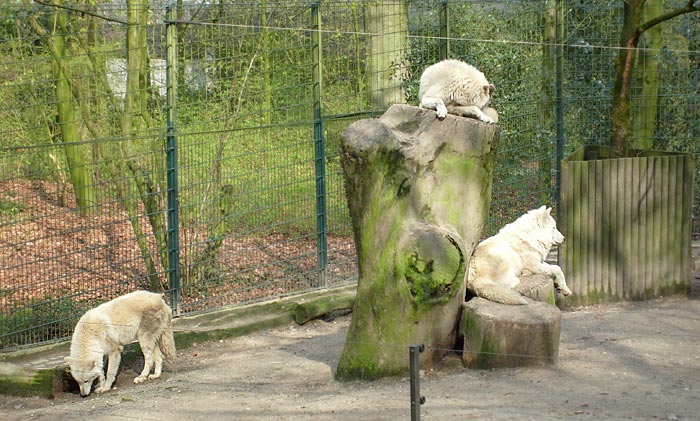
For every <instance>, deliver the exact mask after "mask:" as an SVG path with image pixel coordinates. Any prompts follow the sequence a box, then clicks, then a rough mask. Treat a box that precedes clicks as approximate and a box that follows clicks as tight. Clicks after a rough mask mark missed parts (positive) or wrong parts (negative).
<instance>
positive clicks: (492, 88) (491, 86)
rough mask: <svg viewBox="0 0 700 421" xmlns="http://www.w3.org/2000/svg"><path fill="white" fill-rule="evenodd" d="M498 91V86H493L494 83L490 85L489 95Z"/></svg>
mask: <svg viewBox="0 0 700 421" xmlns="http://www.w3.org/2000/svg"><path fill="white" fill-rule="evenodd" d="M494 92H496V87H495V86H493V84H490V85H489V95H493V93H494Z"/></svg>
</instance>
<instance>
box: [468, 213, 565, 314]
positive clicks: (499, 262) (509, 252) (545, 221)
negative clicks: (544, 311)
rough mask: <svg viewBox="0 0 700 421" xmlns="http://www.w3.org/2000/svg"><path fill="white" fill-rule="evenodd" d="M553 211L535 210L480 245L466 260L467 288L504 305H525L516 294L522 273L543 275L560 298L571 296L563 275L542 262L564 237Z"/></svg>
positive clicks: (558, 268)
mask: <svg viewBox="0 0 700 421" xmlns="http://www.w3.org/2000/svg"><path fill="white" fill-rule="evenodd" d="M551 212H552V208H548V207H545V206H542V207H540V208H539V209H534V210H531V211H529V212H528V213H526V214H525V215H523V216H521V217H520V218H518V219H516V220H515V222H512V223H510V224H508V225H506V226H504V227H503V228H501V230H500V231H498V234H496V235H494V236H493V237H489V238H487V239H486V240H484V241H482V242H481V243H479V245H478V246H476V249H475V250H474V254H473V255H472V258H471V260H470V261H469V272H468V275H467V288H468V289H469V290H470V291H471V292H473V293H474V294H475V295H476V296H478V297H482V298H486V299H487V300H491V301H495V302H498V303H503V304H527V300H525V298H523V296H522V295H520V294H519V293H518V292H517V291H515V290H513V289H512V288H514V287H515V286H516V285H518V283H520V278H519V276H520V275H522V274H523V273H532V274H537V273H542V274H545V275H547V276H549V277H550V278H552V279H553V281H554V287H555V288H556V289H557V291H559V292H560V293H562V294H563V295H571V290H570V289H569V287H568V286H567V285H566V281H565V280H564V273H563V272H562V270H561V268H560V267H559V266H557V265H550V264H548V263H546V262H545V261H544V260H545V258H546V257H547V254H548V253H549V249H550V248H552V246H553V245H555V244H561V243H562V242H563V241H564V236H563V235H562V233H561V232H559V230H558V229H557V223H556V221H555V220H554V218H552V215H551Z"/></svg>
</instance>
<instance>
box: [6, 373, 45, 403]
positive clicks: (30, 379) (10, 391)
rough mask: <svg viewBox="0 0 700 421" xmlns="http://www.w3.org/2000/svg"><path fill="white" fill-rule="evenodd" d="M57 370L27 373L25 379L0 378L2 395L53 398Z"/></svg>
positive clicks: (15, 377)
mask: <svg viewBox="0 0 700 421" xmlns="http://www.w3.org/2000/svg"><path fill="white" fill-rule="evenodd" d="M56 375H57V373H56V370H54V369H45V370H36V371H33V372H31V373H27V376H26V377H25V378H18V377H17V376H14V377H5V376H0V395H15V396H42V397H46V398H51V397H53V384H54V379H55V378H56Z"/></svg>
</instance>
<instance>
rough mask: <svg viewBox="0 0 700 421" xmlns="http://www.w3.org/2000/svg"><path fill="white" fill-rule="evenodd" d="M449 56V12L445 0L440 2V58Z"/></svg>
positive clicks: (444, 58) (443, 58)
mask: <svg viewBox="0 0 700 421" xmlns="http://www.w3.org/2000/svg"><path fill="white" fill-rule="evenodd" d="M448 58H450V12H449V9H448V8H447V0H442V3H441V4H440V60H446V59H448Z"/></svg>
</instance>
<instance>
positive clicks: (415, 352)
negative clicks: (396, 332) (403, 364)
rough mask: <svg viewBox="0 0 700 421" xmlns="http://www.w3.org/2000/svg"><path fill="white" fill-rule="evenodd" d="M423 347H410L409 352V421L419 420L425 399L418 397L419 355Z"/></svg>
mask: <svg viewBox="0 0 700 421" xmlns="http://www.w3.org/2000/svg"><path fill="white" fill-rule="evenodd" d="M424 349H425V346H423V345H411V346H409V347H408V351H409V358H410V359H409V370H410V375H411V379H410V381H411V421H418V420H420V406H421V405H423V403H424V402H425V398H424V397H422V396H421V395H420V353H421V352H423V350H424Z"/></svg>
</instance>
